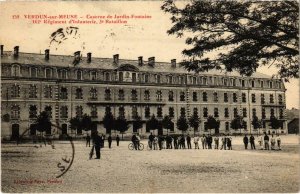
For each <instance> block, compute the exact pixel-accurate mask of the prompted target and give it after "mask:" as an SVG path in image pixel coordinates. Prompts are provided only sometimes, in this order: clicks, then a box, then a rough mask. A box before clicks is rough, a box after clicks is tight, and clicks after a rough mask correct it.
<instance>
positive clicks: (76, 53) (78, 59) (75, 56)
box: [73, 51, 81, 65]
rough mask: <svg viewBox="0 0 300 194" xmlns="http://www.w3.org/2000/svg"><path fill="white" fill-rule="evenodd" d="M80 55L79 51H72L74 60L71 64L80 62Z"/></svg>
mask: <svg viewBox="0 0 300 194" xmlns="http://www.w3.org/2000/svg"><path fill="white" fill-rule="evenodd" d="M80 60H81V57H80V51H76V52H75V53H74V61H73V65H77V64H79V63H80Z"/></svg>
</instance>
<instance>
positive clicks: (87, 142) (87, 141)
mask: <svg viewBox="0 0 300 194" xmlns="http://www.w3.org/2000/svg"><path fill="white" fill-rule="evenodd" d="M85 140H86V147H87V146H88V145H89V147H91V136H90V135H89V134H87V136H86V138H85Z"/></svg>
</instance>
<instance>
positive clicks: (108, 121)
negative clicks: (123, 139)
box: [102, 112, 118, 134]
mask: <svg viewBox="0 0 300 194" xmlns="http://www.w3.org/2000/svg"><path fill="white" fill-rule="evenodd" d="M102 122H103V126H104V128H105V129H106V133H109V134H111V130H113V129H114V122H115V119H114V116H113V115H112V113H111V112H107V113H106V114H105V116H104V117H103V121H102ZM116 130H118V129H116Z"/></svg>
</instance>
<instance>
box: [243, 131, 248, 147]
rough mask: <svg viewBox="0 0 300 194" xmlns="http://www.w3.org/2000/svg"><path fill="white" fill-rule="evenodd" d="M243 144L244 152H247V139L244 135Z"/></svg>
mask: <svg viewBox="0 0 300 194" xmlns="http://www.w3.org/2000/svg"><path fill="white" fill-rule="evenodd" d="M243 142H244V145H245V150H247V149H248V137H247V135H246V134H245V137H244V139H243Z"/></svg>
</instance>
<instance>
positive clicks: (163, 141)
mask: <svg viewBox="0 0 300 194" xmlns="http://www.w3.org/2000/svg"><path fill="white" fill-rule="evenodd" d="M166 142H167V141H166V138H165V137H162V149H166V145H167V143H166Z"/></svg>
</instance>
